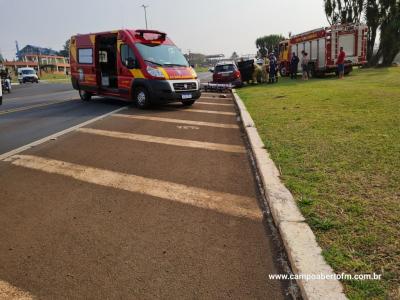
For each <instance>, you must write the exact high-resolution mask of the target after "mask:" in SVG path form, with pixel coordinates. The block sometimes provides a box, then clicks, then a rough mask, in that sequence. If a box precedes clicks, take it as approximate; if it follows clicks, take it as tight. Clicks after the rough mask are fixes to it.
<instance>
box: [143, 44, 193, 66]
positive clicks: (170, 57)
mask: <svg viewBox="0 0 400 300" xmlns="http://www.w3.org/2000/svg"><path fill="white" fill-rule="evenodd" d="M136 47H137V49H138V50H139V52H140V54H141V55H142V57H143V59H144V60H145V61H146V62H150V63H153V64H155V65H161V66H167V67H175V66H178V67H188V66H189V64H188V62H187V60H186V58H185V57H184V56H183V54H182V52H181V51H180V50H179V49H178V48H177V47H176V46H173V45H151V44H142V43H137V44H136Z"/></svg>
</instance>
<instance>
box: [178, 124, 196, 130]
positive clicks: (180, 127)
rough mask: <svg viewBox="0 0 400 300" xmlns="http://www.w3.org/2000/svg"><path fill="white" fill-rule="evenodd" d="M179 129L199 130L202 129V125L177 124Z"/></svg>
mask: <svg viewBox="0 0 400 300" xmlns="http://www.w3.org/2000/svg"><path fill="white" fill-rule="evenodd" d="M176 127H177V128H178V129H183V130H189V129H192V130H199V129H200V127H197V126H187V125H178V126H176Z"/></svg>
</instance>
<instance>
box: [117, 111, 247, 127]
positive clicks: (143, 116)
mask: <svg viewBox="0 0 400 300" xmlns="http://www.w3.org/2000/svg"><path fill="white" fill-rule="evenodd" d="M113 117H119V118H129V119H136V120H149V121H157V122H167V123H175V124H186V125H197V126H208V127H217V128H232V129H237V128H239V126H238V125H236V124H223V123H213V122H201V121H191V120H181V119H170V118H160V117H151V116H145V115H125V114H114V115H113Z"/></svg>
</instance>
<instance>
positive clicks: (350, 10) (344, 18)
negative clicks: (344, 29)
mask: <svg viewBox="0 0 400 300" xmlns="http://www.w3.org/2000/svg"><path fill="white" fill-rule="evenodd" d="M364 2H365V0H324V8H325V14H326V17H327V19H328V22H329V24H331V25H333V24H339V23H341V24H344V23H360V21H361V18H362V16H363V11H364Z"/></svg>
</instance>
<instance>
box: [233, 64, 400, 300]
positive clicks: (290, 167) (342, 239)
mask: <svg viewBox="0 0 400 300" xmlns="http://www.w3.org/2000/svg"><path fill="white" fill-rule="evenodd" d="M238 93H239V95H240V96H241V98H242V99H243V101H244V102H245V104H246V106H247V108H248V110H249V112H250V114H251V115H252V117H253V119H254V121H255V123H256V125H257V128H258V130H259V133H260V135H261V137H262V139H263V141H264V143H265V145H266V148H267V149H268V151H269V152H270V153H271V155H272V158H273V159H274V161H275V163H276V164H277V166H278V167H279V169H280V170H281V172H282V179H283V181H284V182H285V184H286V186H287V187H288V188H289V190H290V191H291V192H292V193H293V195H294V196H295V199H296V201H297V203H298V205H299V207H300V209H301V211H302V212H303V214H304V216H305V217H306V219H307V222H308V224H309V225H310V226H311V228H312V229H313V231H314V233H315V234H316V236H317V240H318V242H319V244H320V246H321V247H322V249H323V255H324V257H325V259H326V260H327V262H328V263H329V264H330V265H331V266H332V267H333V268H334V270H335V272H337V273H341V272H345V273H350V274H364V273H373V272H375V273H378V274H382V277H383V280H381V281H344V282H343V284H344V287H345V290H346V294H347V296H348V297H349V298H351V299H385V298H390V299H400V68H388V69H367V70H355V71H354V72H353V73H352V74H351V75H350V76H348V77H347V78H345V79H344V80H337V79H336V78H335V77H331V78H324V79H313V80H310V81H307V82H303V81H301V80H297V81H292V80H290V79H281V81H280V82H279V83H278V84H275V85H259V86H249V87H245V88H242V89H240V90H238Z"/></svg>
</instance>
